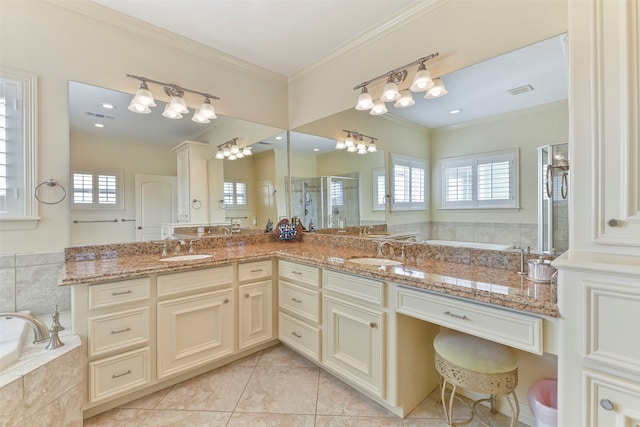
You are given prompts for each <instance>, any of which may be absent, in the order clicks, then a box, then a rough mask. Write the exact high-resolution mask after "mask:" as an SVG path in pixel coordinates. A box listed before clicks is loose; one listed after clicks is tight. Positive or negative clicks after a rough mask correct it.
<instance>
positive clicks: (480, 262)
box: [65, 233, 552, 271]
mask: <svg viewBox="0 0 640 427" xmlns="http://www.w3.org/2000/svg"><path fill="white" fill-rule="evenodd" d="M275 241H277V239H276V238H275V237H274V236H273V235H272V234H266V233H262V234H246V235H227V236H215V237H204V238H200V239H194V241H193V248H194V250H195V251H196V253H200V252H206V251H207V250H215V249H216V248H227V247H236V246H243V245H255V244H261V243H270V242H275ZM301 241H302V242H303V243H305V244H309V245H314V244H315V245H322V246H332V247H335V248H344V249H356V250H362V251H367V252H376V251H377V250H378V245H379V244H380V242H382V241H389V242H391V244H392V246H393V254H392V256H395V257H400V255H401V254H402V251H403V247H404V254H405V257H406V258H407V259H409V260H412V261H419V260H421V259H432V260H435V261H446V262H456V263H459V264H466V265H477V266H481V267H492V268H500V269H505V270H516V271H517V270H519V269H520V252H519V251H493V250H486V249H472V248H459V247H452V246H440V245H427V244H420V243H406V242H402V241H393V240H379V239H370V238H361V237H358V236H357V235H350V234H344V235H339V234H324V233H322V234H320V233H318V234H314V233H303V235H302V239H301ZM168 243H169V246H170V248H169V251H170V254H173V250H172V249H173V247H175V246H177V245H178V244H179V241H178V240H171V241H169V242H168ZM164 244H165V241H153V242H135V243H114V244H108V245H94V246H89V245H88V246H74V247H70V248H66V249H65V261H87V260H94V259H112V258H118V257H126V256H136V255H154V254H157V255H160V254H161V253H162V249H163V247H164ZM284 244H286V243H284ZM188 250H189V241H187V242H186V244H185V245H183V246H182V247H181V249H180V253H181V254H186V253H187V251H188ZM385 255H388V253H386V252H385ZM536 258H543V259H552V258H551V257H549V256H540V255H538V254H527V253H525V254H524V263H525V266H526V263H527V261H528V260H529V259H536Z"/></svg>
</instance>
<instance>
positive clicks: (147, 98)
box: [132, 82, 156, 107]
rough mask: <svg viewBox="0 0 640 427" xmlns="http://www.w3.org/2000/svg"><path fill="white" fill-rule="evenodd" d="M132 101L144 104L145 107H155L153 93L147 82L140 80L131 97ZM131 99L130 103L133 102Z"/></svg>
mask: <svg viewBox="0 0 640 427" xmlns="http://www.w3.org/2000/svg"><path fill="white" fill-rule="evenodd" d="M133 101H135V103H136V104H140V105H146V106H147V107H155V106H156V103H155V100H154V99H153V94H152V93H151V91H150V90H149V87H148V86H147V83H145V82H142V83H141V84H140V88H139V89H138V90H137V91H136V94H135V95H134V97H133ZM133 101H132V103H133Z"/></svg>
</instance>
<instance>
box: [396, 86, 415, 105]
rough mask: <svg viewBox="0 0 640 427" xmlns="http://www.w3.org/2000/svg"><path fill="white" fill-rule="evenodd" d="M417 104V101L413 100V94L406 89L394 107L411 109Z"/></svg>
mask: <svg viewBox="0 0 640 427" xmlns="http://www.w3.org/2000/svg"><path fill="white" fill-rule="evenodd" d="M415 103H416V101H414V100H413V96H412V95H411V92H409V91H408V90H406V89H405V90H403V91H402V92H400V99H398V100H397V101H396V103H395V104H393V105H394V106H395V107H397V108H404V107H410V106H412V105H413V104H415Z"/></svg>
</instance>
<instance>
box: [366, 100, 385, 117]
mask: <svg viewBox="0 0 640 427" xmlns="http://www.w3.org/2000/svg"><path fill="white" fill-rule="evenodd" d="M386 112H387V106H386V105H384V102H382V101H380V100H378V101H376V102H375V103H374V104H373V108H371V111H369V114H371V115H373V116H379V115H381V114H384V113H386Z"/></svg>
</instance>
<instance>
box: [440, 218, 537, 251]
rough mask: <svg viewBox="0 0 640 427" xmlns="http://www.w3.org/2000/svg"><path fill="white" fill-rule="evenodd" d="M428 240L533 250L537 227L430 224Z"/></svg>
mask: <svg viewBox="0 0 640 427" xmlns="http://www.w3.org/2000/svg"><path fill="white" fill-rule="evenodd" d="M429 239H432V240H455V241H458V242H479V243H501V244H509V245H513V247H515V248H525V249H526V248H528V247H529V248H531V249H532V250H535V249H536V248H537V247H538V226H537V225H536V224H520V223H498V222H496V223H487V222H432V223H431V237H430V238H429Z"/></svg>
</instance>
